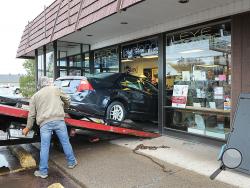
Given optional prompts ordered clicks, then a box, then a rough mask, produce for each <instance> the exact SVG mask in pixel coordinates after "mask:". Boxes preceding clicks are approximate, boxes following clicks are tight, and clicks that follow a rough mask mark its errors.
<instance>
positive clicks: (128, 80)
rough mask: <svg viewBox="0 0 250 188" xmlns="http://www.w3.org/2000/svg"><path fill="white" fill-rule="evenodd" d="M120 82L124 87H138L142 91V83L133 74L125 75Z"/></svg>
mask: <svg viewBox="0 0 250 188" xmlns="http://www.w3.org/2000/svg"><path fill="white" fill-rule="evenodd" d="M120 84H121V85H122V86H124V87H128V88H133V89H138V90H141V91H143V86H142V83H141V81H140V80H139V79H137V78H136V77H133V76H126V77H124V78H123V79H122V80H121V82H120Z"/></svg>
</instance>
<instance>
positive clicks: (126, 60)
mask: <svg viewBox="0 0 250 188" xmlns="http://www.w3.org/2000/svg"><path fill="white" fill-rule="evenodd" d="M131 61H133V60H131V59H123V60H122V62H131Z"/></svg>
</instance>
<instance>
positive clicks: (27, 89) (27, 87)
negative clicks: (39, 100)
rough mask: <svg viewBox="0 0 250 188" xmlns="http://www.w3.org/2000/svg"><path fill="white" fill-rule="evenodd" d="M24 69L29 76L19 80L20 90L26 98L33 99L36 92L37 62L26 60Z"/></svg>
mask: <svg viewBox="0 0 250 188" xmlns="http://www.w3.org/2000/svg"><path fill="white" fill-rule="evenodd" d="M23 67H24V69H25V70H26V72H27V74H26V75H24V76H21V77H20V79H19V84H20V90H21V92H22V95H23V96H24V97H31V96H32V95H33V94H34V93H35V92H36V81H35V61H34V60H30V59H29V60H25V61H24V63H23Z"/></svg>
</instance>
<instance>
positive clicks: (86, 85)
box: [77, 80, 94, 92]
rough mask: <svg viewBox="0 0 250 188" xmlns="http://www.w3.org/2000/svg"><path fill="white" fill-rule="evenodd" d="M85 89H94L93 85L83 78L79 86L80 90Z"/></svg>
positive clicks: (78, 89)
mask: <svg viewBox="0 0 250 188" xmlns="http://www.w3.org/2000/svg"><path fill="white" fill-rule="evenodd" d="M84 90H90V91H93V90H94V89H93V87H92V85H91V84H90V83H89V82H88V80H81V82H80V85H79V86H78V88H77V91H78V92H81V91H84Z"/></svg>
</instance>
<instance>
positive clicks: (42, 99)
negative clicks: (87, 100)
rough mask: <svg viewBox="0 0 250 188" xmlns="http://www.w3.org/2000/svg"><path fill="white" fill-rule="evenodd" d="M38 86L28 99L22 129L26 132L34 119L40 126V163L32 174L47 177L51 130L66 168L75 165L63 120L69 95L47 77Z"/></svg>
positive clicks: (42, 78)
mask: <svg viewBox="0 0 250 188" xmlns="http://www.w3.org/2000/svg"><path fill="white" fill-rule="evenodd" d="M38 88H39V89H40V90H39V91H38V92H37V93H35V94H34V95H33V96H32V98H31V100H30V109H29V115H28V122H27V126H26V128H24V129H23V134H24V135H27V134H28V132H29V131H30V130H31V128H32V127H33V124H34V123H35V121H36V124H37V125H39V126H40V135H41V149H40V164H39V170H37V171H35V172H34V175H35V176H37V177H41V178H47V177H48V159H49V148H50V140H51V134H52V132H53V131H54V132H55V133H56V134H57V136H58V138H59V140H60V143H61V145H62V147H63V151H64V154H65V155H66V159H67V163H68V168H74V167H75V166H76V165H77V161H76V159H75V156H74V153H73V150H72V146H71V144H70V142H69V136H68V132H67V127H66V125H65V122H64V116H65V114H64V108H68V107H69V104H70V97H69V96H67V95H66V94H64V93H63V92H62V91H61V90H60V89H59V88H57V87H55V86H52V85H51V84H50V80H49V78H48V77H41V78H40V79H39V81H38Z"/></svg>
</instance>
